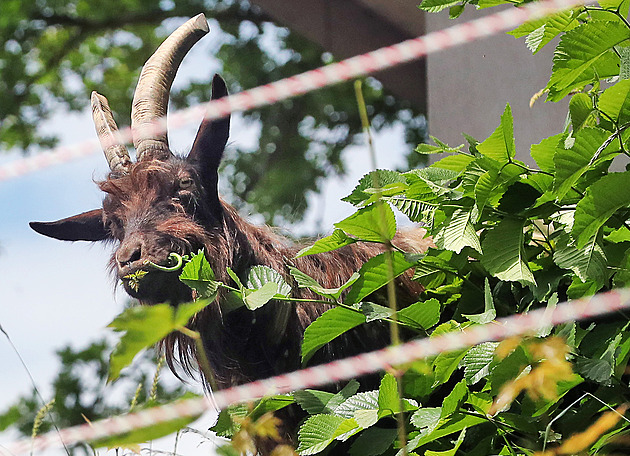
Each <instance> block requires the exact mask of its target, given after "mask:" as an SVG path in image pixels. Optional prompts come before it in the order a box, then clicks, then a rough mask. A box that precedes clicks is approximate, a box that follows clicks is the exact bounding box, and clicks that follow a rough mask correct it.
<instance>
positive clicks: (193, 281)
mask: <svg viewBox="0 0 630 456" xmlns="http://www.w3.org/2000/svg"><path fill="white" fill-rule="evenodd" d="M179 280H181V281H182V282H184V283H185V284H186V285H188V286H189V287H190V288H192V289H194V290H196V291H197V293H198V294H199V296H200V297H202V298H206V299H211V300H214V299H215V298H216V296H217V290H218V289H219V286H220V285H221V283H220V282H217V281H215V280H214V271H213V270H212V267H210V263H208V260H206V256H205V255H204V253H203V251H199V253H197V254H196V255H195V256H193V257H192V258H191V259H190V261H189V262H188V263H186V264H185V265H184V267H183V268H182V272H181V274H180V275H179Z"/></svg>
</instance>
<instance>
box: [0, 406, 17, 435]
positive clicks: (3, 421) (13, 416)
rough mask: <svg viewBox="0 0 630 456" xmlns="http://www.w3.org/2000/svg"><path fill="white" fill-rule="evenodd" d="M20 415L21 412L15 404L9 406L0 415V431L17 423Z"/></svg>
mask: <svg viewBox="0 0 630 456" xmlns="http://www.w3.org/2000/svg"><path fill="white" fill-rule="evenodd" d="M21 417H22V412H21V411H20V409H19V407H18V406H17V405H14V406H11V407H9V409H8V410H7V411H6V412H4V413H3V414H1V415H0V432H1V431H4V430H6V429H7V428H8V427H9V426H12V425H13V424H15V423H17V422H18V421H19V420H20V418H21Z"/></svg>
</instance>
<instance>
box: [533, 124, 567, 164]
mask: <svg viewBox="0 0 630 456" xmlns="http://www.w3.org/2000/svg"><path fill="white" fill-rule="evenodd" d="M563 137H564V134H563V133H559V134H557V135H554V136H550V137H548V138H545V139H543V140H542V141H540V143H538V144H533V145H532V146H531V156H532V158H533V159H534V160H535V161H536V164H537V165H538V168H540V170H541V171H545V172H547V173H553V172H555V165H554V163H553V155H554V153H555V152H556V148H557V147H561V146H560V144H561V141H562V139H563Z"/></svg>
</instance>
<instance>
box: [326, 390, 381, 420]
mask: <svg viewBox="0 0 630 456" xmlns="http://www.w3.org/2000/svg"><path fill="white" fill-rule="evenodd" d="M378 394H379V392H378V390H374V391H365V392H362V393H357V394H355V395H354V396H352V397H349V398H348V399H346V400H345V401H344V402H342V403H341V404H340V405H339V406H338V407H337V408H336V409H335V413H336V414H337V415H339V416H342V417H344V418H353V417H354V413H355V412H356V411H357V410H376V411H378Z"/></svg>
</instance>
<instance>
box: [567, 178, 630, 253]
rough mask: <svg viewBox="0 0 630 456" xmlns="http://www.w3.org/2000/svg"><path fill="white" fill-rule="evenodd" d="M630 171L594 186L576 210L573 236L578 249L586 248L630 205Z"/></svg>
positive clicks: (604, 179) (602, 179)
mask: <svg viewBox="0 0 630 456" xmlns="http://www.w3.org/2000/svg"><path fill="white" fill-rule="evenodd" d="M629 179H630V171H626V172H623V173H612V174H608V175H606V176H604V177H602V178H601V179H599V180H598V181H597V182H595V183H594V184H592V185H591V186H590V187H589V188H588V189H587V190H586V194H585V195H584V198H582V199H581V200H580V201H579V202H578V204H577V207H576V208H575V221H574V223H573V229H572V230H571V234H572V236H573V238H574V239H576V241H577V247H578V249H581V248H584V247H585V246H586V244H587V243H588V242H589V241H590V239H591V238H592V237H593V236H595V235H596V234H597V232H598V231H599V229H600V228H601V226H602V225H603V224H604V223H606V221H607V220H608V219H609V218H610V217H611V216H612V215H613V214H614V213H615V212H616V211H617V210H618V209H621V208H622V207H627V206H628V205H630V193H629V192H625V191H620V189H624V188H628V184H629V183H630V180H629Z"/></svg>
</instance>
